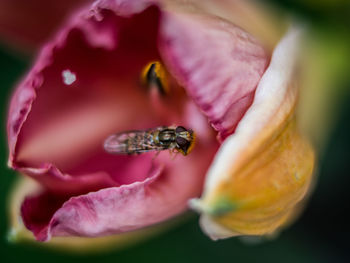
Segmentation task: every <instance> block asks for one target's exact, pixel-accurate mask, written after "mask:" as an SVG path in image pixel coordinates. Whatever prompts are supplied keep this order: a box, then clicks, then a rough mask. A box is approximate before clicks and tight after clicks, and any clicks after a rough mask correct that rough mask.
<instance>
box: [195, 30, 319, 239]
mask: <svg viewBox="0 0 350 263" xmlns="http://www.w3.org/2000/svg"><path fill="white" fill-rule="evenodd" d="M299 38H300V32H298V30H291V31H290V32H289V33H288V34H287V35H286V36H285V37H284V38H283V39H282V41H281V42H280V43H279V44H278V46H277V47H276V49H275V51H274V53H273V56H272V60H271V63H270V65H269V67H268V69H267V70H266V72H265V74H264V76H263V77H262V79H261V81H260V83H259V86H258V88H257V91H256V94H255V98H254V101H253V104H252V106H251V107H250V108H249V110H248V111H247V113H246V114H245V115H244V117H243V118H242V120H241V121H240V123H239V124H238V127H237V129H236V131H235V133H234V134H233V135H231V136H230V137H228V138H227V139H226V141H225V142H224V143H223V145H222V147H221V149H220V150H219V152H218V154H217V155H216V158H215V160H214V162H213V164H212V166H211V168H210V169H209V172H208V174H207V179H206V183H205V188H204V193H203V195H202V198H201V199H196V200H192V202H191V205H192V207H193V208H195V209H196V210H199V211H200V212H201V213H203V215H202V218H201V226H202V228H203V230H204V231H205V232H206V233H208V235H210V236H211V237H212V238H213V239H218V238H225V237H229V236H234V235H265V234H271V233H272V232H274V231H275V230H276V229H279V228H281V227H282V226H284V225H285V224H286V222H288V221H289V220H291V219H292V217H293V215H294V214H295V210H296V209H298V208H299V205H300V202H301V201H302V200H303V198H304V197H305V195H306V193H307V192H308V190H309V189H310V184H311V181H312V180H311V179H312V173H313V170H314V162H315V156H314V151H313V149H312V147H311V145H310V144H309V143H308V141H307V140H306V139H305V138H304V137H303V136H302V135H301V134H300V132H299V130H298V126H297V123H296V119H295V107H296V99H297V86H296V83H295V82H294V81H293V77H294V75H293V70H294V64H295V60H296V57H297V47H298V41H299Z"/></svg>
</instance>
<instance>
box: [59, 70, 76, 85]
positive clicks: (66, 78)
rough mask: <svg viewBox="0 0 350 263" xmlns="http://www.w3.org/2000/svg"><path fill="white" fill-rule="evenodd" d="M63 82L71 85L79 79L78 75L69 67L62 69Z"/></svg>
mask: <svg viewBox="0 0 350 263" xmlns="http://www.w3.org/2000/svg"><path fill="white" fill-rule="evenodd" d="M62 78H63V83H64V84H66V85H68V86H69V85H71V84H73V83H74V82H75V81H76V80H77V76H76V75H75V74H74V73H73V72H72V71H70V70H69V69H66V70H63V71H62Z"/></svg>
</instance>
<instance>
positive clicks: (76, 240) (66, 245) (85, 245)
mask: <svg viewBox="0 0 350 263" xmlns="http://www.w3.org/2000/svg"><path fill="white" fill-rule="evenodd" d="M39 191H40V186H39V185H38V184H37V183H35V182H34V181H33V180H31V179H29V178H25V177H22V178H19V180H18V181H17V183H16V184H15V187H14V189H13V191H12V194H11V196H10V198H9V206H8V207H9V210H10V211H9V215H10V220H11V221H10V227H11V228H10V231H9V233H8V236H7V237H8V240H9V241H10V242H16V243H21V242H27V241H33V235H32V233H31V232H30V231H29V230H27V229H26V228H25V226H24V225H23V221H22V220H21V217H19V216H18V214H19V213H20V209H21V206H22V202H23V199H25V198H26V197H27V196H32V195H33V194H35V193H38V192H39ZM177 223H178V220H172V221H170V222H169V221H168V223H163V224H159V225H157V226H154V227H148V228H145V229H141V230H138V231H133V232H128V233H121V234H119V235H113V236H104V237H95V238H84V237H74V236H70V237H67V236H66V237H53V238H52V239H51V241H50V242H46V243H36V244H39V245H40V246H44V247H48V248H55V249H62V250H65V251H67V250H68V251H72V252H75V253H84V254H85V255H86V253H92V252H95V251H103V250H108V249H113V250H116V249H121V248H124V247H125V246H128V245H131V244H134V243H135V242H140V241H142V240H144V239H146V238H149V237H151V236H153V235H157V234H159V233H160V232H163V231H164V230H165V229H167V228H168V227H170V226H171V225H173V224H177Z"/></svg>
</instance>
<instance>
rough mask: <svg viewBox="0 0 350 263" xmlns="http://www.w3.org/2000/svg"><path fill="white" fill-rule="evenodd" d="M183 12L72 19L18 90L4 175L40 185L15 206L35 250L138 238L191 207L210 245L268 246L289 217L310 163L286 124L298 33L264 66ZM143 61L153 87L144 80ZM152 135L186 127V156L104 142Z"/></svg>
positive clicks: (262, 52) (260, 51) (211, 25)
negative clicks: (127, 150) (76, 240)
mask: <svg viewBox="0 0 350 263" xmlns="http://www.w3.org/2000/svg"><path fill="white" fill-rule="evenodd" d="M182 7H183V6H182V4H181V2H177V1H175V2H174V3H168V2H163V1H156V2H155V1H124V0H118V1H111V0H105V1H102V0H101V1H97V2H95V3H94V4H93V5H92V6H88V7H86V8H82V9H81V10H79V11H78V12H76V13H75V14H74V15H73V16H72V17H71V19H70V20H68V21H67V22H66V24H64V25H63V26H62V28H61V30H60V31H59V32H58V33H57V34H56V37H55V38H53V39H52V40H51V41H50V42H48V43H47V44H46V45H45V46H44V47H43V48H42V50H41V52H40V54H39V56H38V58H37V60H36V62H35V63H34V65H33V66H32V68H31V70H30V72H29V73H28V74H27V76H26V77H25V78H24V79H23V80H22V82H21V83H20V84H19V85H18V87H17V88H16V90H15V92H14V94H13V97H12V100H11V104H10V108H9V117H8V125H7V130H8V141H9V149H10V156H9V166H10V167H11V168H12V169H15V170H16V171H18V172H20V173H22V174H25V175H27V176H29V177H31V178H33V179H34V180H35V181H37V182H38V183H39V184H40V186H41V188H40V189H39V190H38V189H36V190H35V192H34V193H31V194H29V195H27V196H26V197H25V199H24V200H23V202H22V204H21V208H20V212H21V217H22V220H23V223H24V225H25V226H26V227H27V228H28V229H29V230H30V231H31V232H32V233H33V234H34V236H35V238H36V239H37V240H39V241H48V240H50V239H51V238H52V237H55V236H86V237H97V236H105V235H112V234H120V233H125V232H129V231H133V230H138V229H142V228H144V227H148V226H151V225H154V224H157V223H160V222H163V221H165V220H168V219H170V218H173V217H174V216H176V215H178V214H181V213H182V212H184V211H185V210H186V209H187V207H188V203H189V202H190V206H191V207H193V208H194V209H195V210H197V211H199V212H200V213H201V214H202V216H201V218H202V219H201V225H202V228H203V230H204V231H205V232H206V233H208V234H209V235H210V236H211V237H212V238H214V239H216V238H224V237H229V236H233V235H266V234H270V233H272V232H274V231H276V230H278V229H280V228H281V227H282V226H284V225H285V224H286V223H287V222H289V221H290V220H291V219H292V217H293V215H294V214H295V211H296V210H297V209H298V208H299V206H300V204H301V201H302V200H303V198H304V197H305V195H306V193H307V192H308V189H309V187H310V183H311V175H312V172H313V166H314V153H313V149H312V147H311V146H310V145H309V143H308V141H307V140H306V139H305V138H304V137H303V136H302V134H301V133H300V132H299V130H298V125H297V122H296V117H295V108H296V101H297V84H295V83H294V66H295V63H294V61H295V58H296V57H297V51H296V49H297V42H298V41H297V40H298V36H299V34H298V33H296V32H295V31H292V32H291V33H289V34H288V35H287V36H286V37H285V38H284V39H283V40H282V41H281V42H280V43H279V44H278V45H277V47H276V49H275V50H274V51H273V52H272V55H271V50H270V49H269V48H268V47H265V46H264V45H263V44H262V43H261V42H260V41H259V40H258V39H257V38H255V37H254V36H252V35H251V34H249V33H248V32H246V31H245V30H243V29H242V28H240V27H238V26H236V25H235V24H234V23H232V22H231V21H228V20H226V19H223V18H220V17H218V16H215V15H213V14H210V13H208V12H205V11H203V10H200V9H196V8H193V9H191V8H188V7H187V8H182ZM150 63H151V65H154V67H157V71H154V72H152V74H155V75H156V77H157V78H156V79H157V81H160V82H161V84H159V83H158V84H155V82H154V81H153V82H152V81H151V82H150V81H149V80H148V79H147V77H145V72H146V76H147V72H148V70H149V67H150ZM159 72H161V73H159ZM160 126H167V127H172V126H183V127H186V128H188V129H191V130H192V131H193V133H194V134H195V145H194V147H193V150H192V151H191V152H189V154H187V155H186V154H185V155H182V154H181V153H172V152H171V151H169V150H166V149H165V150H162V151H159V152H154V151H150V152H146V153H141V154H138V155H112V154H110V153H108V152H106V151H105V149H104V148H103V142H104V141H105V139H106V138H107V137H108V136H110V135H111V134H115V133H123V132H125V131H129V130H137V131H147V130H148V129H152V128H155V127H160ZM203 185H204V192H203V193H202V189H203ZM201 194H202V197H201V199H194V198H197V197H198V196H199V195H201ZM190 200H191V201H190Z"/></svg>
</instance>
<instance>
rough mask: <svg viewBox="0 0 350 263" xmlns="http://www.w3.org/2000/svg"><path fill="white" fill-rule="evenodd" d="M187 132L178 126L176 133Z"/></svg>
mask: <svg viewBox="0 0 350 263" xmlns="http://www.w3.org/2000/svg"><path fill="white" fill-rule="evenodd" d="M185 131H187V130H186V128H185V127H182V126H177V127H176V129H175V132H176V133H180V132H185Z"/></svg>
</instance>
